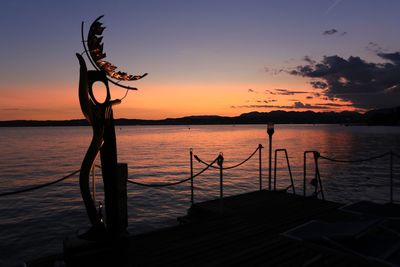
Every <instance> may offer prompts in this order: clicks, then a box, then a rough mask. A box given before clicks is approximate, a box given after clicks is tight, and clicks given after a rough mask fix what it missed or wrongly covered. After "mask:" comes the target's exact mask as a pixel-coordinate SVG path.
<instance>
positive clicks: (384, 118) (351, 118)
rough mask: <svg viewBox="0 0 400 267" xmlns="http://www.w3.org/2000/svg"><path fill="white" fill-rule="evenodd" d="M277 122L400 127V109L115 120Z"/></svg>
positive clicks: (21, 124)
mask: <svg viewBox="0 0 400 267" xmlns="http://www.w3.org/2000/svg"><path fill="white" fill-rule="evenodd" d="M268 122H274V123H278V124H279V123H285V124H289V123H295V124H296V123H312V124H331V123H332V124H334V123H336V124H337V123H340V124H348V125H352V124H365V125H400V107H396V108H391V109H377V110H371V111H368V112H366V113H365V114H361V113H358V112H351V111H343V112H313V111H303V112H298V111H282V110H277V111H271V112H258V111H253V112H249V113H243V114H241V115H239V116H235V117H227V116H217V115H205V116H188V117H182V118H167V119H163V120H140V119H116V120H115V124H116V125H196V124H266V123H268ZM87 125H89V124H88V122H87V121H86V120H84V119H81V120H64V121H57V120H46V121H33V120H13V121H0V127H30V126H33V127H37V126H87Z"/></svg>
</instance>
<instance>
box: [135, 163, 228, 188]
mask: <svg viewBox="0 0 400 267" xmlns="http://www.w3.org/2000/svg"><path fill="white" fill-rule="evenodd" d="M219 157H220V156H218V157H217V158H216V159H215V160H214V161H213V162H211V163H210V164H207V166H206V167H205V168H204V169H202V170H201V171H200V172H198V173H196V174H195V175H193V176H191V177H189V178H186V179H183V180H180V181H177V182H172V183H162V184H156V183H153V184H146V183H140V182H136V181H132V180H130V179H128V183H131V184H135V185H139V186H145V187H167V186H174V185H178V184H182V183H184V182H187V181H189V180H191V179H193V178H195V177H197V176H199V175H200V174H202V173H203V172H205V171H206V170H208V169H209V168H210V167H212V165H213V164H215V163H216V162H217V161H218V159H219Z"/></svg>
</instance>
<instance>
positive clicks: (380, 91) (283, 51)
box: [0, 0, 400, 120]
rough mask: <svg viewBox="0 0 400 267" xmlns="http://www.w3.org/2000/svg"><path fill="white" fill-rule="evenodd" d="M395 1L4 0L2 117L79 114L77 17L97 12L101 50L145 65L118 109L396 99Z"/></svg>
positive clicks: (374, 103)
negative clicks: (103, 29)
mask: <svg viewBox="0 0 400 267" xmlns="http://www.w3.org/2000/svg"><path fill="white" fill-rule="evenodd" d="M399 12H400V1H395V0H381V1H376V0H375V1H369V0H292V1H289V0H271V1H269V0H241V1H238V0H197V1H195V0H180V1H176V0H158V1H154V0H146V1H133V0H132V1H110V0H109V1H75V0H74V1H58V0H57V1H55V0H37V1H29V0H25V1H22V0H13V1H5V2H2V5H1V9H0V25H1V27H0V32H1V39H0V40H1V41H0V53H1V59H2V64H1V66H0V81H1V83H0V102H1V107H0V120H14V119H40V120H46V119H81V118H83V115H82V113H81V110H80V107H79V101H78V94H77V90H78V79H79V65H78V61H77V58H76V56H75V53H76V52H78V53H82V52H83V48H82V43H81V37H80V24H81V22H82V21H85V23H86V24H85V25H86V30H87V29H88V28H89V25H90V24H91V22H92V21H93V20H94V19H96V18H97V17H98V16H100V15H103V14H104V15H105V16H104V18H103V19H102V22H103V23H104V25H105V26H106V27H107V28H106V30H105V31H104V33H103V35H104V39H103V41H104V50H105V52H106V53H107V59H108V60H109V61H111V62H112V63H113V64H115V65H117V66H118V67H119V69H121V70H122V71H126V72H128V73H130V74H143V73H145V72H148V73H149V75H148V76H147V77H145V78H143V79H142V80H140V81H134V82H129V83H128V84H129V85H131V86H135V87H137V88H139V90H138V91H131V92H130V93H129V94H128V96H127V97H126V98H125V99H124V101H123V102H122V104H121V105H119V106H116V107H115V108H114V114H115V117H117V118H122V117H124V118H142V119H163V118H167V117H181V116H188V115H228V116H235V115H239V114H241V113H245V112H250V111H260V112H262V111H271V110H278V109H280V110H296V111H304V110H313V111H318V112H321V111H341V110H359V111H365V110H368V109H373V108H383V107H394V106H397V105H399V102H400V101H399V100H400V52H399V51H400V16H399ZM111 87H112V97H113V98H120V97H122V96H123V95H124V94H125V90H123V89H121V88H118V87H115V86H112V85H111Z"/></svg>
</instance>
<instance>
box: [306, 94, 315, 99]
mask: <svg viewBox="0 0 400 267" xmlns="http://www.w3.org/2000/svg"><path fill="white" fill-rule="evenodd" d="M313 98H314V97H313V96H310V95H308V96H306V99H313Z"/></svg>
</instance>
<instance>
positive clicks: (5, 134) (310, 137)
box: [0, 125, 400, 265]
mask: <svg viewBox="0 0 400 267" xmlns="http://www.w3.org/2000/svg"><path fill="white" fill-rule="evenodd" d="M121 129H122V130H119V131H116V134H117V141H118V154H119V155H118V158H119V161H120V162H127V163H128V167H129V176H130V178H131V179H137V180H138V181H142V182H144V181H145V182H149V183H150V182H154V183H160V182H166V181H168V182H172V181H177V180H182V179H184V178H187V177H189V175H190V167H189V164H190V162H189V160H190V159H189V149H190V148H193V152H194V154H197V155H198V156H199V157H201V158H202V159H203V160H205V161H208V162H211V161H212V160H214V159H215V158H216V156H218V154H219V153H220V152H223V153H224V158H225V162H224V165H225V166H231V165H233V164H236V163H238V162H240V161H242V160H244V159H245V158H246V157H247V156H248V155H250V154H251V153H252V152H253V151H254V150H255V149H256V148H257V146H258V144H263V145H264V147H268V146H267V144H268V143H267V140H268V139H267V133H266V125H235V126H232V125H223V126H220V125H215V126H190V129H189V127H188V126H122V127H121ZM90 138H91V129H90V128H89V127H65V128H63V127H50V128H2V138H1V139H0V146H1V147H2V153H1V154H0V190H1V192H4V191H6V190H7V189H8V188H10V187H22V186H26V185H29V184H36V183H42V182H43V183H44V182H47V181H49V180H52V179H55V178H58V177H62V176H64V175H65V174H67V173H70V172H71V171H73V170H76V169H78V168H79V166H80V164H81V161H82V158H83V156H84V153H85V152H86V149H87V145H88V143H89V142H90ZM399 145H400V128H399V127H397V128H396V127H344V126H339V125H318V126H313V125H275V133H274V135H273V149H276V148H286V149H287V150H288V153H289V159H290V163H291V167H292V172H293V176H294V179H295V185H296V189H297V191H299V192H300V191H301V190H302V182H303V181H302V179H303V152H304V151H305V150H318V151H320V152H321V154H323V155H326V156H328V157H332V158H342V159H353V158H355V159H357V158H362V157H369V156H372V155H377V154H381V153H384V152H387V151H389V150H393V151H397V152H400V149H399ZM267 162H268V149H263V178H264V181H263V184H264V187H265V186H266V185H267V177H268V170H267V167H268V166H267ZM395 163H396V164H395V168H394V174H395V179H396V183H395V184H396V185H397V188H400V185H399V184H398V176H399V174H400V168H399V165H400V159H395ZM277 167H278V183H277V186H278V188H283V187H286V186H288V185H289V176H288V174H287V169H286V161H285V159H284V157H280V158H279V159H278V162H277ZM203 168H204V165H202V164H200V163H198V162H196V161H195V162H194V173H197V172H198V171H200V170H202V169H203ZM308 168H309V169H308V170H309V173H310V176H309V177H308V179H311V178H313V176H312V171H313V165H312V164H310V165H309V166H308ZM320 169H321V177H322V181H323V183H324V187H325V190H326V193H325V196H326V197H327V198H328V199H331V200H336V201H345V202H347V201H353V200H356V199H373V200H376V201H381V202H382V201H387V199H388V192H389V191H388V190H389V187H388V182H389V180H388V175H389V160H388V158H383V159H378V160H375V161H371V162H364V163H359V164H333V163H330V162H327V161H323V160H321V161H320ZM258 175H259V173H258V158H257V155H256V157H254V158H253V159H251V160H250V161H249V162H248V163H246V164H244V165H242V166H240V167H239V168H237V169H233V170H226V171H224V184H225V187H224V195H226V196H229V195H233V194H237V193H241V192H247V191H251V190H258V185H259V184H258V177H259V176H258ZM100 181H101V179H98V182H99V183H98V184H97V187H98V192H102V188H101V186H102V185H101V184H100ZM194 185H195V201H202V200H205V199H210V198H216V197H218V196H219V172H218V170H215V169H213V170H210V171H207V172H206V173H204V175H201V176H199V177H198V178H197V179H196V180H195V182H194ZM397 188H396V191H395V194H394V195H395V196H399V194H398V193H400V192H399V191H398V189H397ZM128 192H129V196H128V200H129V202H128V205H129V206H128V213H129V231H130V232H132V233H137V232H142V231H148V230H151V229H154V228H157V227H161V226H165V225H166V224H172V223H175V218H176V217H177V216H181V215H183V214H185V212H186V210H187V209H188V207H189V205H190V183H189V182H188V183H185V184H181V185H178V186H176V187H172V188H166V189H165V188H164V189H158V188H142V187H138V186H135V185H131V184H129V185H128ZM96 199H97V200H98V201H101V200H102V199H103V196H102V195H101V194H100V193H98V195H97V196H96ZM86 224H87V218H86V215H85V212H84V208H83V204H82V201H81V198H80V194H79V186H78V182H77V177H74V178H72V179H69V180H66V181H65V182H63V183H61V184H58V185H55V186H53V187H51V188H49V190H46V189H45V190H41V191H36V192H31V193H27V194H23V195H16V196H13V197H8V198H2V199H0V251H2V252H4V253H1V255H3V256H0V265H5V263H4V262H6V260H8V261H7V265H10V264H11V262H15V261H16V260H20V259H25V258H30V257H32V256H40V255H43V254H45V253H46V252H55V251H57V250H60V249H61V240H62V239H63V238H64V237H65V236H66V235H67V234H73V233H75V232H76V231H77V230H78V229H79V228H80V227H82V228H83V229H86ZM44 225H46V227H43V226H44ZM7 255H13V256H12V258H11V259H10V258H7V259H6V258H5V257H6V256H7ZM7 257H9V256H7ZM8 263H10V264H8Z"/></svg>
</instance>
